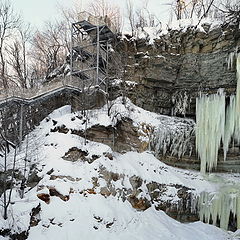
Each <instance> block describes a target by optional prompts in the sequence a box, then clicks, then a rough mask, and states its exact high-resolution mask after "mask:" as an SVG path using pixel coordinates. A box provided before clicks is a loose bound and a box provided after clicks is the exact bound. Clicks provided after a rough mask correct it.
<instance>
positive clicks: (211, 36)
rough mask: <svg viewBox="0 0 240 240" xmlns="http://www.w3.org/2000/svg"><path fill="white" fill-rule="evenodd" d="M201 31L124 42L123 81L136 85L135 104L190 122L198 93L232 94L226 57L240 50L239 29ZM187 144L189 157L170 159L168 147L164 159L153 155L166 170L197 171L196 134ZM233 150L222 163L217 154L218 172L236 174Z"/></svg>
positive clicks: (230, 62)
mask: <svg viewBox="0 0 240 240" xmlns="http://www.w3.org/2000/svg"><path fill="white" fill-rule="evenodd" d="M202 27H203V29H202V30H201V31H200V30H198V29H195V28H188V29H184V30H172V31H169V32H168V34H167V35H163V36H161V37H160V38H158V39H155V41H154V44H153V45H149V44H147V41H146V40H143V39H138V40H131V39H124V40H123V42H122V47H123V48H124V50H125V51H126V52H127V60H128V61H127V66H126V70H127V77H126V80H129V81H132V82H135V84H130V85H129V90H128V96H129V97H130V99H131V100H132V101H133V102H134V103H135V104H136V105H138V106H140V107H142V108H144V109H147V110H149V111H154V112H157V113H160V114H166V115H175V116H180V117H190V118H193V119H195V116H196V110H195V109H196V97H198V96H199V93H200V92H203V93H208V94H211V93H216V92H217V91H218V89H219V88H224V89H225V92H226V96H227V97H228V96H229V95H231V94H235V92H236V85H237V79H236V67H235V64H236V63H235V60H234V59H233V58H232V57H231V56H232V55H231V53H233V52H235V53H236V52H237V49H238V47H239V46H240V38H239V36H240V30H239V28H237V27H236V26H221V27H218V28H213V29H211V28H210V26H206V25H205V26H202ZM160 138H161V136H160ZM184 141H185V140H184ZM191 143H192V151H191V154H185V155H182V156H177V154H171V153H170V152H171V150H170V149H171V148H173V147H172V145H171V144H169V146H168V148H167V149H166V150H165V152H166V153H165V154H161V153H160V154H157V155H159V156H158V157H159V158H160V159H161V161H164V162H166V163H168V164H170V165H173V166H177V167H181V168H187V169H189V168H190V169H199V166H200V160H199V159H198V157H197V154H196V151H195V134H193V137H191ZM238 145H239V144H235V146H234V147H232V148H230V150H229V152H228V156H227V160H228V161H227V162H224V161H223V151H222V150H221V149H220V151H219V164H218V168H217V171H234V172H239V169H240V163H239V161H238V159H239V146H238ZM153 150H154V149H153Z"/></svg>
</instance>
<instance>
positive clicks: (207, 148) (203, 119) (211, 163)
mask: <svg viewBox="0 0 240 240" xmlns="http://www.w3.org/2000/svg"><path fill="white" fill-rule="evenodd" d="M235 58H236V70H237V91H236V96H235V95H232V96H230V101H229V104H228V105H227V106H226V96H225V93H224V91H223V89H219V91H218V92H217V93H216V94H211V95H204V94H202V95H200V97H198V98H197V99H196V121H197V123H196V150H197V153H198V155H199V158H200V160H201V172H202V173H205V171H206V170H208V171H211V170H212V169H213V168H215V167H216V166H217V161H218V151H219V148H220V146H221V144H222V145H223V150H224V160H225V159H226V155H227V151H228V148H229V145H230V143H231V140H232V139H233V140H235V141H237V142H238V143H239V142H240V54H235ZM230 59H231V61H230V62H231V63H230V64H229V66H230V67H232V65H233V54H230Z"/></svg>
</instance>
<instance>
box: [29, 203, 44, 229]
mask: <svg viewBox="0 0 240 240" xmlns="http://www.w3.org/2000/svg"><path fill="white" fill-rule="evenodd" d="M40 211H41V205H40V203H39V204H38V206H37V207H35V208H33V209H32V212H31V214H30V215H31V218H30V227H35V226H37V225H38V223H39V222H40V221H41V220H40V216H39V213H40Z"/></svg>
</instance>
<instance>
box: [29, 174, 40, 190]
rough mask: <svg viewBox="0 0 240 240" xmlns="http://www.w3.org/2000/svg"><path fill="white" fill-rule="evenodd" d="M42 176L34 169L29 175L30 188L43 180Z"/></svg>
mask: <svg viewBox="0 0 240 240" xmlns="http://www.w3.org/2000/svg"><path fill="white" fill-rule="evenodd" d="M41 179H42V178H41V177H39V176H38V175H37V172H36V171H33V172H31V173H30V174H29V176H28V181H27V186H28V187H30V188H34V187H35V186H37V184H38V183H39V182H40V181H41Z"/></svg>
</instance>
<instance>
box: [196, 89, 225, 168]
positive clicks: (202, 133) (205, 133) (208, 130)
mask: <svg viewBox="0 0 240 240" xmlns="http://www.w3.org/2000/svg"><path fill="white" fill-rule="evenodd" d="M196 117H197V125H196V149H197V152H198V154H199V157H200V159H201V172H202V173H205V171H206V169H208V170H209V171H211V170H212V168H213V167H216V166H217V160H218V149H219V147H220V143H221V140H222V139H223V138H224V124H225V94H224V92H223V90H222V89H220V90H219V91H218V93H217V94H212V95H210V96H206V95H203V96H202V97H200V98H197V102H196Z"/></svg>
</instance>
